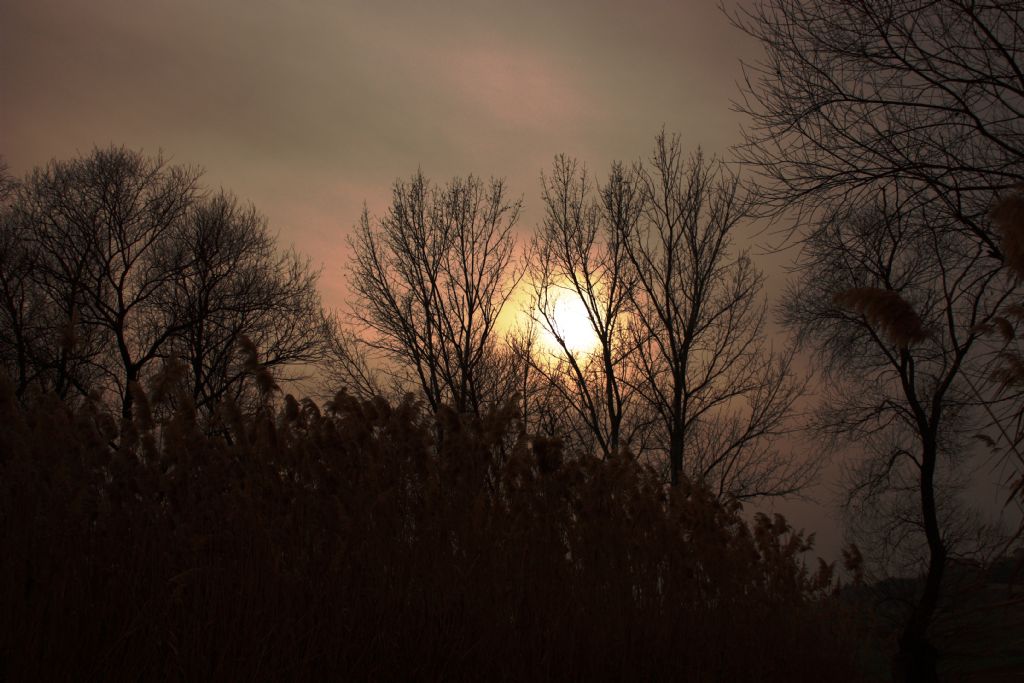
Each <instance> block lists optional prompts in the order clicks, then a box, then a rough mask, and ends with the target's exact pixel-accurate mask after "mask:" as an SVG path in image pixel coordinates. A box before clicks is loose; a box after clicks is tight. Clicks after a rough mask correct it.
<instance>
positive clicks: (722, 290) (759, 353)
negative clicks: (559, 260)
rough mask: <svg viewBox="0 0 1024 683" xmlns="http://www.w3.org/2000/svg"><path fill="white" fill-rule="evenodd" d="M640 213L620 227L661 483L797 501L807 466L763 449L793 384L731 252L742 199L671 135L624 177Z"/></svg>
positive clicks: (782, 417)
mask: <svg viewBox="0 0 1024 683" xmlns="http://www.w3.org/2000/svg"><path fill="white" fill-rule="evenodd" d="M635 175H636V178H637V182H638V188H639V190H638V191H639V192H640V193H641V196H642V198H643V204H642V206H643V212H642V214H641V215H640V216H639V218H638V220H636V221H633V222H630V223H629V224H624V225H623V228H624V232H623V235H622V237H621V240H622V243H623V245H624V252H625V254H626V256H627V257H628V259H629V262H630V264H631V266H632V269H633V272H634V273H635V277H636V285H635V287H634V291H633V295H632V299H633V304H634V307H635V319H636V322H637V325H636V332H637V336H636V348H635V352H634V356H635V358H636V360H637V362H638V363H639V365H640V372H639V374H638V376H639V378H640V381H639V384H638V386H637V390H638V391H639V392H640V394H641V395H642V396H643V398H644V400H645V401H646V402H647V403H649V405H650V406H651V407H652V409H653V410H654V411H655V412H656V414H657V415H658V419H659V423H660V430H659V433H660V434H661V435H662V438H663V439H664V441H665V442H666V443H667V456H668V458H667V460H668V465H669V472H670V477H671V481H672V482H673V483H676V482H678V481H679V479H680V478H681V477H687V478H688V479H690V480H693V481H699V482H702V483H703V484H705V485H707V486H709V487H711V488H712V489H713V490H716V491H718V493H719V495H723V496H724V495H728V496H731V497H734V498H745V497H752V496H766V495H781V494H788V493H793V492H796V491H798V490H799V489H800V488H801V487H802V486H803V485H805V484H806V482H807V480H808V478H809V476H810V475H811V474H812V472H813V467H812V465H811V464H810V463H809V462H808V461H799V460H797V459H796V458H795V457H784V456H783V455H782V454H780V453H778V452H777V451H776V450H775V449H774V447H773V446H774V442H775V439H776V438H777V437H779V436H780V435H782V434H784V433H786V432H787V431H789V429H790V426H789V422H788V417H789V414H790V412H791V409H792V407H793V403H794V401H795V400H796V399H797V397H798V396H799V395H800V394H801V392H802V391H803V383H802V382H799V381H796V380H795V379H794V378H793V373H792V358H793V357H792V354H791V353H789V354H782V355H779V354H775V353H773V352H772V350H771V349H770V348H769V347H768V346H767V343H766V338H765V323H766V320H765V318H766V306H767V303H766V300H765V298H764V295H763V293H762V288H763V282H764V279H763V276H762V275H761V274H760V273H759V272H758V271H757V270H756V269H755V268H754V266H753V264H752V262H751V260H750V257H749V256H748V255H747V253H746V252H737V251H735V248H734V245H733V239H734V234H735V229H736V226H737V225H738V224H739V223H740V221H741V220H742V219H743V218H745V217H746V215H747V212H748V209H749V199H748V198H746V197H745V196H744V195H743V194H742V192H741V190H740V184H739V180H738V178H736V177H735V176H733V175H732V174H731V173H729V171H728V169H726V168H725V166H724V165H723V164H722V163H721V162H719V161H717V160H714V159H711V160H709V159H706V158H705V157H704V156H703V155H702V154H701V153H700V152H699V151H698V152H697V153H696V154H695V155H693V156H692V157H691V158H690V159H689V160H686V159H684V157H683V155H682V152H681V150H680V145H679V140H678V138H677V137H672V138H666V136H665V135H664V133H662V134H661V135H659V136H658V138H657V143H656V145H655V149H654V153H653V155H652V157H651V160H650V165H649V166H645V165H638V166H637V168H636V171H635Z"/></svg>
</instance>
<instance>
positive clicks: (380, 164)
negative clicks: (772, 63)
mask: <svg viewBox="0 0 1024 683" xmlns="http://www.w3.org/2000/svg"><path fill="white" fill-rule="evenodd" d="M744 50H746V53H747V55H748V56H749V55H750V54H756V52H754V50H755V47H754V46H752V45H751V43H750V42H749V40H747V39H746V38H745V37H744V36H742V35H741V34H740V33H739V32H738V31H736V30H735V29H733V28H732V27H731V26H729V24H728V21H727V19H726V18H725V16H724V15H723V14H722V13H721V12H720V11H719V10H718V9H716V7H715V4H714V3H713V2H708V1H701V0H690V1H689V2H687V1H685V0H684V1H678V0H677V1H675V2H671V1H659V0H645V1H643V2H635V3H622V2H602V1H597V2H584V1H579V2H576V1H572V2H558V3H554V2H542V1H532V0H531V1H529V2H468V1H467V2H443V3H417V2H395V1H388V0H383V1H379V2H374V3H369V2H366V3H354V2H331V1H326V0H324V1H320V0H306V1H304V2H277V1H269V0H248V1H246V2H241V1H240V0H226V1H225V0H219V1H217V2H206V1H202V2H201V1H198V0H180V1H177V2H173V3H171V2H153V1H148V0H137V1H134V2H129V1H118V0H92V1H90V2H69V1H68V0H3V2H2V3H0V155H3V156H4V158H5V159H6V160H7V162H8V164H9V165H10V167H11V171H12V172H13V173H14V174H15V175H21V174H22V173H24V172H26V171H28V170H30V169H31V168H32V167H33V166H35V165H38V164H42V163H45V162H46V161H48V160H49V159H52V158H59V159H65V158H69V157H72V156H74V155H76V154H77V153H88V152H89V150H91V148H92V147H94V146H96V145H99V146H105V145H107V144H110V143H114V144H124V145H127V146H128V147H131V148H135V149H140V148H141V149H144V150H145V151H147V152H151V153H155V152H157V151H158V150H163V151H164V153H165V155H167V156H169V157H171V158H172V159H173V160H174V161H175V162H177V163H188V164H196V165H199V166H202V167H203V168H205V169H206V170H207V174H206V182H207V183H208V184H209V185H212V186H214V187H217V186H223V187H226V188H230V189H232V190H233V191H234V192H235V193H237V194H238V195H239V196H241V197H243V198H245V199H248V200H250V201H252V202H253V203H255V204H256V206H257V207H258V208H259V209H260V210H261V211H263V212H264V213H266V214H267V215H268V217H269V218H270V221H271V225H272V226H273V228H274V229H276V230H278V231H279V232H280V235H281V238H282V241H283V242H285V243H289V242H293V243H294V244H295V245H296V247H298V248H299V249H300V250H301V251H304V252H305V253H307V254H309V255H311V256H312V257H313V258H314V260H315V261H316V262H318V263H322V264H323V265H324V267H325V272H324V294H325V299H326V301H327V303H328V304H330V305H333V306H337V305H340V304H341V303H342V301H341V299H342V297H343V291H344V285H343V280H342V278H341V277H340V268H341V265H342V261H343V256H344V240H343V239H341V237H342V235H343V233H346V232H347V231H348V230H349V229H350V228H351V226H352V225H353V223H354V222H355V221H356V220H357V218H358V215H359V212H360V209H361V206H362V203H363V201H364V200H365V201H367V202H368V205H369V207H370V210H371V212H377V213H379V212H382V211H383V210H384V208H385V206H386V202H387V199H388V196H389V192H390V186H391V184H392V182H393V181H394V180H395V178H397V177H399V176H403V177H404V176H408V175H409V174H411V173H412V172H414V171H415V170H416V169H417V167H422V169H423V171H424V172H425V173H426V174H427V175H428V176H429V177H432V178H434V179H436V180H444V179H446V178H449V177H451V176H452V175H456V174H458V175H464V174H468V173H476V174H480V175H484V176H490V175H495V176H503V177H505V178H506V179H507V180H508V182H509V185H510V189H511V190H512V191H513V193H514V194H515V195H522V196H523V198H524V201H525V211H524V214H523V229H524V231H526V230H529V229H530V228H531V227H532V224H533V223H534V221H535V220H536V218H537V217H538V216H539V215H540V212H539V210H538V204H539V201H538V195H539V186H538V180H537V179H538V176H539V174H540V172H541V170H543V169H544V168H546V167H548V166H549V165H550V162H551V159H552V157H553V156H554V155H555V154H557V153H566V154H569V155H572V156H576V157H578V158H580V159H581V160H583V161H584V162H586V163H587V164H588V165H589V166H590V167H591V168H592V169H593V170H594V171H595V172H597V173H599V174H601V173H604V172H605V170H606V169H607V167H608V164H609V163H610V162H611V161H612V160H614V159H624V160H632V159H636V158H638V157H639V156H641V155H643V154H646V152H647V151H648V150H649V149H650V147H651V143H652V141H653V136H654V135H655V133H656V132H657V131H658V130H659V129H660V128H661V127H662V126H663V125H664V126H665V127H666V129H667V130H669V131H677V132H680V133H681V134H682V135H683V136H684V140H685V142H686V144H687V146H691V147H696V146H697V145H698V144H700V145H703V146H704V147H705V149H707V150H709V151H713V152H719V153H723V152H726V151H727V150H728V147H729V145H730V144H732V143H734V142H736V141H737V139H738V131H739V123H740V122H739V119H738V117H736V116H735V115H734V114H732V112H731V111H730V108H729V107H730V99H731V98H734V97H735V96H736V89H735V81H736V80H737V79H739V78H740V67H739V59H740V57H741V56H743V54H742V53H743V51H744Z"/></svg>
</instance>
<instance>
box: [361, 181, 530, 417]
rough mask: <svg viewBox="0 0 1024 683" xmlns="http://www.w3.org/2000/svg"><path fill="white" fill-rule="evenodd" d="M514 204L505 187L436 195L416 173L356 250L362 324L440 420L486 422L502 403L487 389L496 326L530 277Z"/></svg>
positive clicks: (453, 185)
mask: <svg viewBox="0 0 1024 683" xmlns="http://www.w3.org/2000/svg"><path fill="white" fill-rule="evenodd" d="M506 195H507V192H506V189H505V186H504V183H503V182H501V181H499V180H491V181H490V182H488V183H485V182H484V181H482V180H480V179H478V178H475V177H473V176H470V177H468V178H466V179H461V178H455V179H453V180H452V181H450V182H449V183H448V184H447V185H446V186H444V187H434V186H432V185H431V184H430V182H429V181H428V180H427V179H426V178H425V177H424V176H423V174H422V173H417V174H416V175H414V176H413V177H412V178H411V179H410V180H409V181H408V182H397V183H396V184H395V186H394V192H393V199H392V204H391V206H390V207H389V209H388V212H387V214H386V215H385V216H384V217H383V218H381V219H379V220H377V221H373V220H371V218H370V214H369V211H368V210H366V209H364V211H363V216H362V218H361V220H360V223H359V226H358V228H357V231H356V234H355V236H354V237H353V238H352V239H351V240H350V244H351V246H352V249H353V252H354V256H353V262H352V264H351V266H350V268H349V276H350V282H351V284H352V289H353V291H354V293H355V295H356V303H355V305H354V307H353V316H354V318H355V319H356V320H357V321H359V323H361V324H362V325H363V326H364V327H365V328H366V329H367V331H369V333H370V338H369V340H368V342H369V343H370V344H371V345H373V347H374V348H376V349H377V350H379V351H382V352H383V353H384V354H385V355H386V356H387V357H388V358H389V359H390V360H392V361H395V362H396V363H397V364H398V366H399V368H401V370H402V371H403V372H404V373H407V374H405V375H403V376H402V377H401V378H400V379H401V380H402V381H403V382H404V381H405V380H406V379H410V380H412V381H413V382H414V383H415V384H417V385H418V386H419V388H420V391H421V392H422V394H423V397H424V399H425V400H426V402H427V404H428V405H429V406H430V408H431V409H432V410H434V411H437V410H439V409H440V408H441V407H442V406H443V405H450V406H452V407H453V408H454V409H455V410H457V411H459V412H470V413H479V412H480V409H481V407H482V406H483V405H484V404H485V403H488V402H490V401H492V400H493V399H494V398H495V394H494V393H492V391H491V390H490V388H489V387H487V386H486V379H485V377H486V376H487V375H488V369H487V366H488V364H489V363H491V362H492V360H493V358H494V357H495V354H496V353H497V342H498V340H497V338H496V335H495V324H496V322H497V318H498V314H499V313H500V312H501V309H502V307H503V306H504V305H505V303H506V301H507V300H508V297H509V295H510V294H511V292H512V290H513V288H514V287H515V286H516V284H517V282H518V280H519V276H520V274H521V273H520V271H519V270H518V269H517V266H516V264H515V263H514V256H515V244H516V242H515V239H514V234H513V232H512V228H513V226H514V225H515V223H516V220H517V218H518V216H519V206H520V203H519V202H518V201H510V200H509V199H508V198H507V196H506ZM498 398H499V399H501V400H503V399H504V398H506V396H503V395H499V396H498Z"/></svg>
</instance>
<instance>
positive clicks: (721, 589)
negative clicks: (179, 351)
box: [0, 384, 855, 681]
mask: <svg viewBox="0 0 1024 683" xmlns="http://www.w3.org/2000/svg"><path fill="white" fill-rule="evenodd" d="M282 405H283V409H282V410H281V411H280V414H271V413H270V412H269V410H267V411H263V412H262V413H260V414H257V415H255V416H250V417H242V416H240V415H239V414H238V413H237V411H231V410H224V411H222V412H223V414H224V416H225V418H224V424H223V425H222V429H221V430H220V435H219V436H217V437H211V436H208V435H206V433H205V432H206V431H207V430H204V429H200V428H199V426H198V425H197V424H196V423H195V419H194V416H193V414H192V413H191V411H190V410H189V409H188V408H187V406H186V407H180V408H179V409H178V410H176V411H174V412H169V411H167V410H157V409H155V407H154V409H153V410H152V411H151V415H157V416H160V415H165V416H166V417H163V418H160V417H157V419H156V424H155V425H153V426H152V428H149V429H145V430H143V431H138V430H139V429H140V428H141V427H140V428H137V427H134V426H128V427H126V428H123V429H122V431H121V434H120V435H119V437H118V438H117V442H118V443H119V445H118V446H116V447H112V446H111V445H110V444H111V440H110V439H111V434H110V431H111V424H112V423H111V421H110V420H109V419H108V418H107V417H106V416H104V414H103V413H102V411H100V410H99V409H97V408H95V407H89V406H83V407H80V408H76V409H73V408H71V407H69V406H68V405H65V404H62V403H60V402H58V401H56V400H45V401H40V402H37V403H36V404H35V405H33V406H31V407H28V408H23V407H21V406H19V405H18V404H17V403H16V402H15V400H14V398H13V394H12V392H11V391H10V388H9V386H8V385H6V384H5V385H4V387H3V389H2V390H0V424H3V425H5V426H6V428H5V429H4V430H0V547H2V548H3V552H2V553H0V605H3V610H4V614H3V618H2V619H0V654H2V658H0V661H2V666H3V670H2V671H0V678H3V679H4V680H10V681H43V680H76V681H119V680H133V681H134V680H174V681H197V680H268V681H270V680H273V681H281V680H463V679H472V680H497V681H503V680H508V681H513V680H515V681H520V680H584V679H587V680H616V679H622V680H668V679H672V680H684V681H748V680H768V681H771V680H779V681H783V680H784V681H820V680H836V681H838V680H851V679H853V678H854V677H855V676H854V673H853V667H852V666H851V661H852V657H853V650H854V648H855V643H854V642H851V631H850V628H851V627H850V626H849V623H850V621H849V620H848V619H845V618H836V617H837V615H838V614H839V611H838V607H837V605H836V604H834V603H833V602H832V600H831V598H829V597H828V595H829V593H830V590H829V588H830V585H831V583H830V580H829V576H828V572H827V571H826V572H823V573H819V574H816V575H813V576H812V575H811V574H809V573H808V572H807V571H806V570H805V569H804V567H803V565H802V564H801V562H800V554H801V551H802V550H803V549H805V548H806V547H807V543H806V541H805V539H804V538H803V537H802V536H801V535H799V534H794V533H793V532H792V531H791V529H789V527H788V526H787V525H786V524H785V521H784V520H782V519H781V518H775V519H769V518H766V517H759V518H758V519H757V521H756V522H755V523H754V524H753V525H752V526H748V525H747V524H745V523H744V522H743V520H742V518H741V517H740V515H739V511H738V509H736V508H735V507H728V506H723V505H721V504H719V503H717V502H715V500H714V498H713V497H712V496H710V495H708V494H707V493H706V492H704V491H701V490H699V489H696V488H690V487H686V486H680V487H678V489H677V490H675V491H674V492H673V493H672V494H671V495H667V494H666V493H665V491H664V489H663V488H662V486H661V485H660V484H659V483H658V481H657V479H656V477H654V476H652V475H650V474H649V473H647V472H646V471H645V470H643V469H640V468H638V467H637V466H636V465H634V464H632V463H629V462H625V461H622V462H614V461H613V462H609V463H600V462H597V461H596V460H593V461H592V460H581V461H572V460H568V459H566V458H563V457H561V456H560V455H559V454H558V453H556V452H554V451H557V449H558V443H557V442H556V441H549V442H545V443H544V444H543V447H542V448H540V449H538V451H539V452H535V451H534V449H533V448H532V447H531V445H530V444H529V442H528V440H526V439H525V438H522V437H521V436H518V435H517V421H516V419H515V416H514V415H513V414H512V413H511V412H510V411H495V412H494V413H492V414H490V415H488V416H486V417H485V418H483V419H482V420H480V421H479V422H470V421H467V420H463V419H460V418H459V417H458V416H455V415H446V416H444V429H443V439H441V440H440V443H438V441H437V440H436V439H435V435H437V434H438V433H439V430H438V429H437V423H436V422H435V421H434V420H433V419H431V418H430V417H429V416H426V415H424V413H423V411H422V410H421V409H420V407H419V406H418V405H416V404H414V403H413V402H411V401H405V402H402V403H400V404H398V405H389V404H388V403H386V402H385V401H383V400H377V401H373V402H359V401H356V400H355V399H353V398H351V397H349V396H347V395H346V394H344V393H340V394H339V395H338V396H337V397H336V398H335V400H334V401H332V402H331V403H330V404H329V405H328V406H327V407H325V408H324V411H323V413H321V411H320V409H319V408H318V407H317V406H315V405H314V404H312V403H310V402H296V401H293V400H289V401H284V402H283V404H282ZM138 422H140V421H137V423H138ZM143 426H144V425H143ZM225 434H226V435H227V436H228V437H229V438H224V437H225ZM538 457H540V461H541V465H542V466H538Z"/></svg>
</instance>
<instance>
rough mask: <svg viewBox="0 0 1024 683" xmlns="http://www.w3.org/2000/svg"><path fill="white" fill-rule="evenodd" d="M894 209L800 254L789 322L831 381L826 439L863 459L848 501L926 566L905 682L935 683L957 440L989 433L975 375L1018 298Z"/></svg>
mask: <svg viewBox="0 0 1024 683" xmlns="http://www.w3.org/2000/svg"><path fill="white" fill-rule="evenodd" d="M892 207H893V204H892V203H888V202H885V203H883V202H881V201H879V202H878V203H876V204H875V205H874V206H872V207H869V208H866V209H863V210H860V211H854V212H849V211H846V210H842V211H839V212H837V213H836V214H834V215H833V216H832V217H830V218H829V219H828V220H826V221H824V222H823V224H822V226H821V228H820V229H819V230H818V231H817V232H816V233H815V234H814V235H813V236H812V237H811V238H810V239H808V240H807V241H806V243H805V248H804V252H803V257H802V262H801V275H800V278H799V280H798V281H797V283H796V284H795V285H794V286H793V287H792V288H791V289H790V291H789V292H788V295H787V299H786V311H787V316H786V318H787V322H788V323H789V324H790V325H791V326H792V327H793V328H795V330H796V331H797V332H798V334H799V336H800V338H801V340H802V341H804V342H805V343H810V344H811V345H813V346H814V347H815V348H817V349H818V353H819V359H820V366H821V367H822V368H823V370H824V372H825V377H826V378H827V380H828V383H829V388H830V390H829V393H828V395H827V399H826V402H825V404H824V405H823V407H822V408H821V409H820V410H819V412H818V417H817V423H818V428H819V429H820V430H821V431H822V432H824V433H826V434H834V435H839V436H843V437H845V438H848V439H851V440H853V441H855V442H856V443H857V444H859V445H860V446H861V447H862V448H863V449H864V450H865V451H866V455H867V456H868V457H867V458H866V459H865V460H864V461H863V462H862V463H861V464H860V465H859V466H858V467H856V468H853V469H852V471H851V474H852V475H853V476H852V478H851V489H850V497H849V501H848V504H849V505H850V506H851V508H852V509H854V510H855V511H859V512H858V516H860V517H863V518H869V517H873V518H876V519H879V518H881V519H883V522H882V523H883V525H884V527H883V529H884V532H883V536H882V537H881V538H879V539H877V540H881V541H882V545H884V546H886V548H885V549H886V550H887V551H888V552H890V553H901V554H903V556H904V557H908V556H909V557H910V558H911V559H916V560H921V561H923V563H924V565H925V567H926V574H925V587H924V591H923V593H922V595H921V597H920V600H919V601H918V603H917V604H916V605H915V606H914V609H913V611H912V613H911V615H910V617H909V619H908V622H907V624H906V625H905V627H904V631H903V635H902V639H901V649H902V651H903V656H904V659H905V663H906V665H907V666H908V667H909V669H908V674H907V675H908V677H911V676H913V675H924V676H926V677H927V676H929V675H931V674H932V673H934V652H933V650H932V648H931V646H930V645H929V642H928V637H927V635H928V628H929V626H930V624H931V623H932V621H933V618H934V616H935V614H936V610H937V607H938V601H939V597H940V595H941V591H942V586H943V576H944V574H945V570H946V567H947V564H948V558H949V557H950V555H951V553H954V552H956V551H957V550H958V548H957V547H956V544H955V539H954V538H953V537H952V535H951V534H952V532H953V529H954V524H955V522H956V521H957V520H956V518H955V517H954V516H951V514H949V511H950V510H953V509H954V508H953V503H954V499H955V497H954V495H953V489H952V488H951V487H950V485H949V484H950V482H951V481H952V480H953V478H954V477H956V476H957V474H956V473H957V472H958V471H959V468H960V466H961V465H962V464H963V460H964V456H965V454H967V453H969V449H968V448H967V447H966V444H965V443H964V442H963V438H962V435H963V434H964V433H971V432H977V431H979V430H980V429H981V428H982V427H983V426H984V420H983V418H984V415H983V414H981V411H979V410H977V404H978V400H977V394H976V393H975V392H974V390H973V383H972V377H973V382H977V381H979V380H983V378H984V377H985V374H986V368H987V367H988V365H987V362H986V355H985V353H984V351H985V344H984V343H983V341H981V338H982V335H983V334H984V330H985V328H986V326H987V325H989V324H991V322H992V319H993V317H994V316H995V315H996V311H997V309H998V308H999V307H1000V306H1001V305H1002V303H1003V302H1005V301H1006V299H1007V297H1009V296H1010V295H1011V293H1012V292H1013V289H1014V287H1013V284H1012V283H1011V282H1009V281H1008V279H1007V278H1005V277H1002V276H1001V269H1000V265H999V263H998V262H997V261H995V260H993V259H991V258H990V257H989V256H988V254H987V249H986V247H985V246H984V245H982V244H979V243H978V242H976V241H973V240H970V239H968V238H966V237H964V236H963V235H957V234H956V233H955V232H952V231H951V232H946V233H945V234H942V233H937V232H936V231H935V230H934V227H935V221H936V220H938V217H937V216H936V215H934V214H929V213H928V212H926V211H924V210H917V211H899V210H896V211H894V210H891V209H892ZM943 482H945V483H943ZM908 493H911V494H914V493H916V496H913V495H912V496H909V497H908V495H907V494H908ZM915 498H916V505H915ZM880 513H888V514H881V515H880ZM920 531H923V533H924V541H925V543H924V546H923V547H921V544H919V543H917V541H919V540H920V538H921V537H920V535H919V532H920ZM911 671H913V672H916V673H913V674H911V673H910V672H911ZM922 672H928V673H922Z"/></svg>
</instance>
